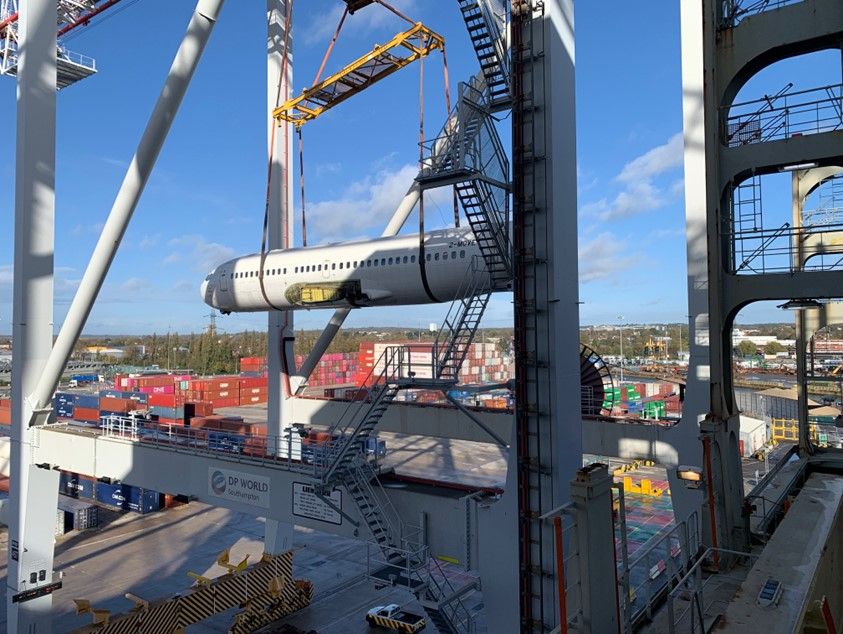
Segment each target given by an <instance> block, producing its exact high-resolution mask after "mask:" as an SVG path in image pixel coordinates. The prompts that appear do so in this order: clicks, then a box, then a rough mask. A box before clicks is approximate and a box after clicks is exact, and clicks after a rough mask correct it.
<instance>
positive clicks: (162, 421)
mask: <svg viewBox="0 0 843 634" xmlns="http://www.w3.org/2000/svg"><path fill="white" fill-rule="evenodd" d="M158 424H159V425H179V426H184V419H182V418H167V417H165V416H159V417H158Z"/></svg>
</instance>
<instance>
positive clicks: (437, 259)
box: [433, 251, 439, 262]
mask: <svg viewBox="0 0 843 634" xmlns="http://www.w3.org/2000/svg"><path fill="white" fill-rule="evenodd" d="M433 259H434V260H436V261H437V262H438V261H439V251H437V252H436V253H434V254H433Z"/></svg>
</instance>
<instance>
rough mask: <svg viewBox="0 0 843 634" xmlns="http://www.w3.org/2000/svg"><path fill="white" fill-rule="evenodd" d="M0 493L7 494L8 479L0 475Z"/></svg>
mask: <svg viewBox="0 0 843 634" xmlns="http://www.w3.org/2000/svg"><path fill="white" fill-rule="evenodd" d="M0 491H2V492H3V493H8V492H9V477H8V476H4V475H0Z"/></svg>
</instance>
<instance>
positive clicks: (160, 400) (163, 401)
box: [149, 394, 178, 407]
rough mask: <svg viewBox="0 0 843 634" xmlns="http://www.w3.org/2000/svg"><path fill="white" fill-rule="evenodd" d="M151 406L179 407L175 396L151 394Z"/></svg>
mask: <svg viewBox="0 0 843 634" xmlns="http://www.w3.org/2000/svg"><path fill="white" fill-rule="evenodd" d="M149 404H150V406H155V407H178V405H177V404H176V395H175V394H150V395H149Z"/></svg>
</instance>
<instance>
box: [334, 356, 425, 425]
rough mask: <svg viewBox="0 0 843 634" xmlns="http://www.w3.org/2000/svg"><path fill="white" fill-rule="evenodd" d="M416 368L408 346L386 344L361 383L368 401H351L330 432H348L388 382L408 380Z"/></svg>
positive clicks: (394, 382) (413, 374)
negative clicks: (368, 396) (366, 392)
mask: <svg viewBox="0 0 843 634" xmlns="http://www.w3.org/2000/svg"><path fill="white" fill-rule="evenodd" d="M416 365H418V364H416ZM417 369H419V370H421V369H422V368H421V367H418V368H414V366H413V362H412V357H411V355H410V348H409V347H408V346H387V347H386V348H385V349H384V351H383V353H381V356H380V357H378V359H377V361H375V363H374V365H373V366H372V369H371V370H370V371H369V374H367V375H366V377H365V378H364V379H363V381H362V383H361V385H365V386H366V387H367V388H368V390H369V395H370V397H371V398H370V399H369V400H368V401H351V402H350V403H349V404H348V405H347V406H346V408H345V409H344V410H343V413H342V414H341V415H340V417H339V418H338V419H337V422H336V423H334V424H333V425H332V426H331V429H330V432H331V434H333V435H344V434H347V433H349V431H350V430H351V428H352V427H353V426H354V425H356V424H357V423H359V422H360V421H361V416H360V414H361V413H363V412H364V411H365V410H368V409H370V408H371V406H372V404H373V403H375V402H377V400H378V396H380V395H381V393H382V391H383V390H384V389H387V388H388V386H389V385H390V384H393V385H394V384H396V383H403V382H406V381H408V380H409V379H410V378H412V377H414V376H415V370H417Z"/></svg>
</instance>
